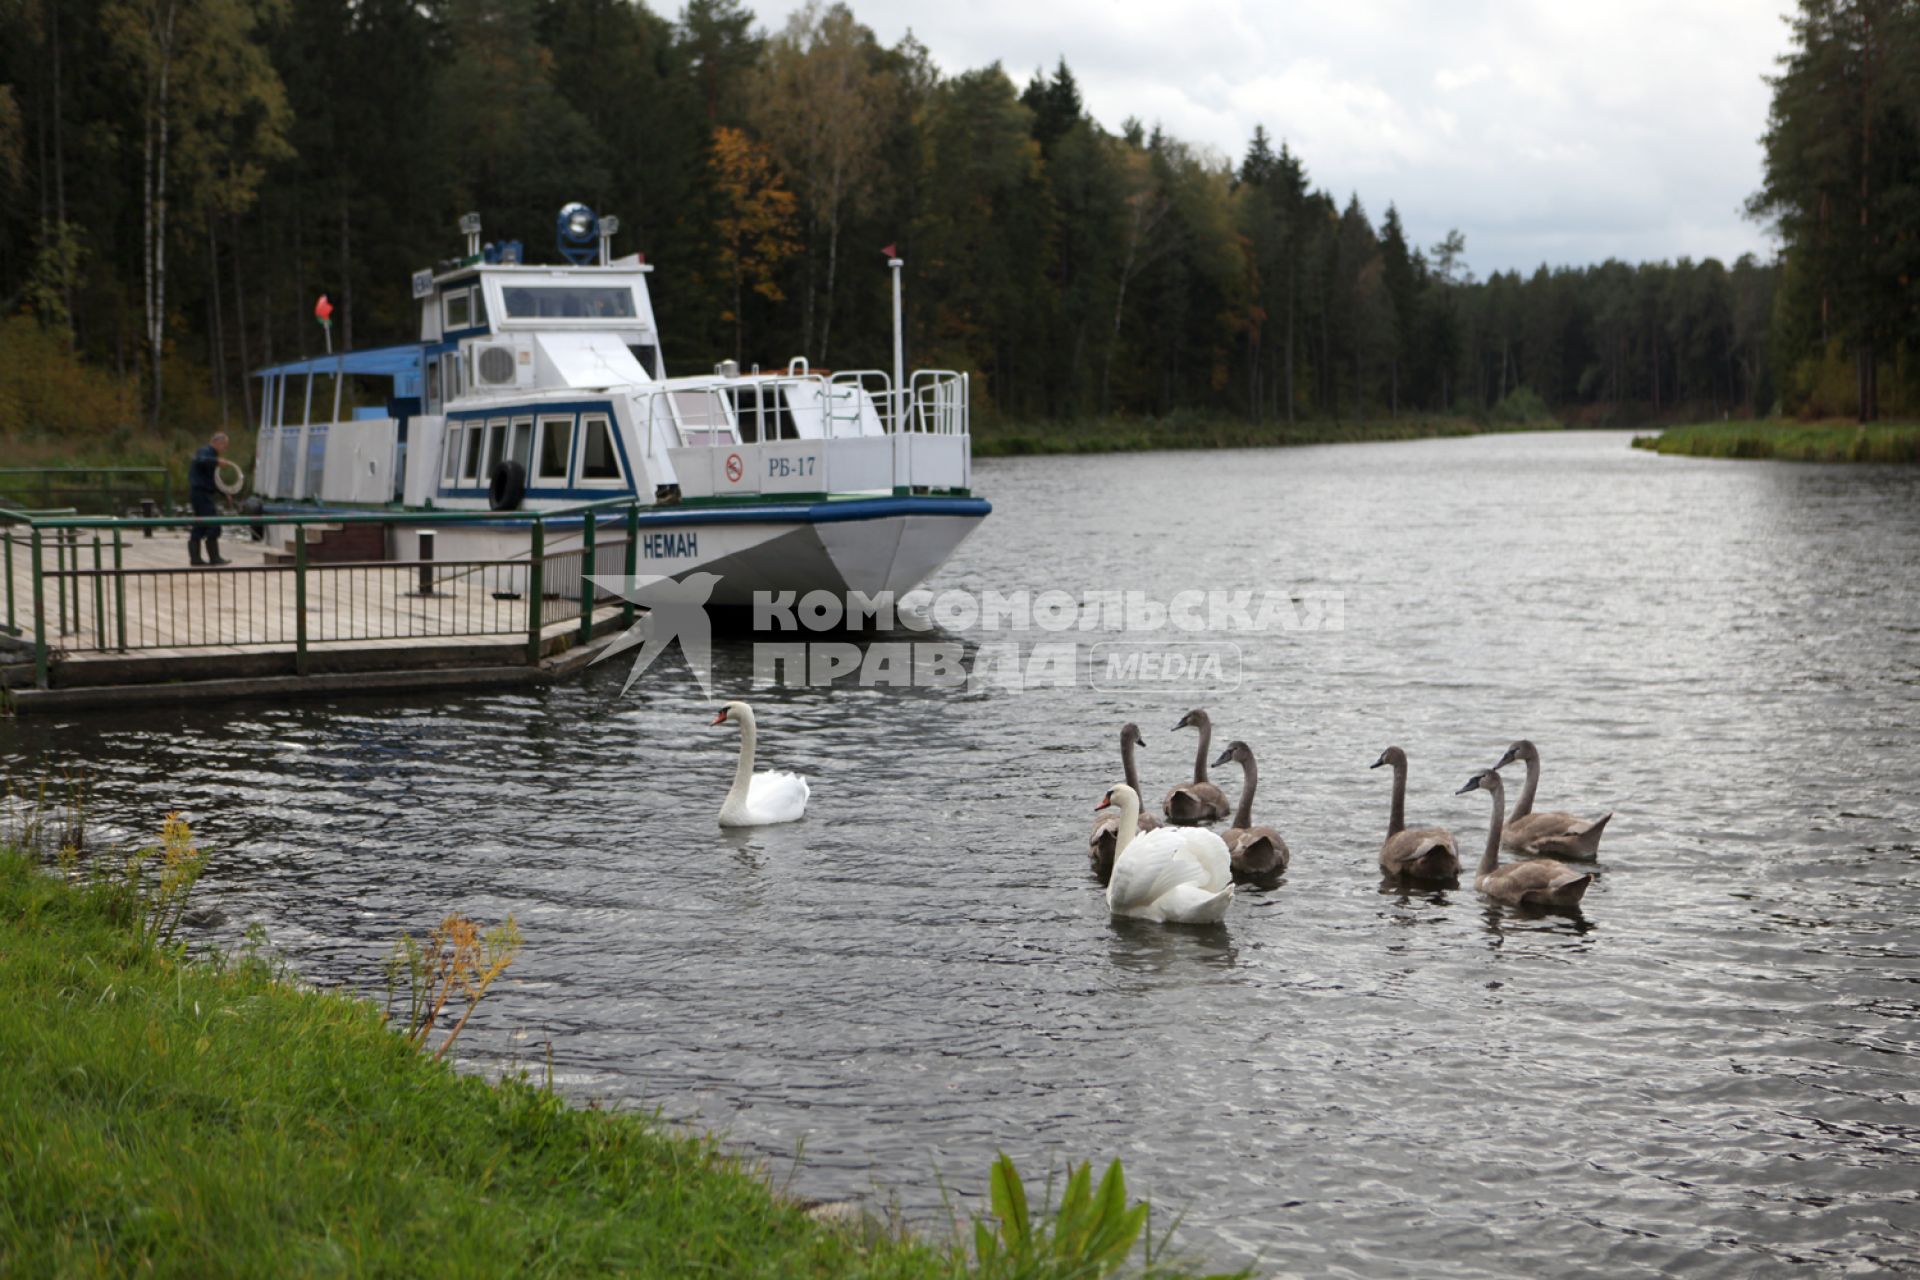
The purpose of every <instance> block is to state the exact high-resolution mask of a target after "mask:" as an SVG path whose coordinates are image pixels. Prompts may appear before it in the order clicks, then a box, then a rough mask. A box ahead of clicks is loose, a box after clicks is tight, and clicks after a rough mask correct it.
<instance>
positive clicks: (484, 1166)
mask: <svg viewBox="0 0 1920 1280" xmlns="http://www.w3.org/2000/svg"><path fill="white" fill-rule="evenodd" d="M129 914H130V913H129V911H128V906H127V900H126V896H125V891H124V890H123V889H118V888H115V887H114V886H113V885H111V884H109V883H107V882H106V881H103V880H95V881H92V882H88V883H85V884H80V885H78V886H76V885H74V884H70V883H68V882H67V881H66V880H64V879H62V878H60V877H57V876H54V875H49V874H45V873H43V872H42V871H41V870H40V869H39V867H38V865H37V864H36V862H35V861H34V860H33V859H31V858H29V857H27V856H24V855H22V854H21V853H19V852H17V851H15V850H13V849H11V848H7V847H5V846H3V845H0V1275H6V1276H10V1277H12V1276H93V1275H111V1276H118V1275H131V1274H136V1273H137V1274H143V1275H156V1276H196V1277H198V1276H276V1277H278V1276H289V1275H396V1276H416V1275H459V1276H585V1275H596V1274H609V1273H616V1272H617V1273H620V1274H628V1275H651V1276H676V1277H677V1276H949V1275H961V1274H966V1273H967V1271H968V1267H969V1266H970V1265H971V1263H970V1260H969V1259H968V1257H967V1256H966V1254H965V1253H964V1252H963V1251H962V1250H961V1249H960V1248H959V1247H958V1246H957V1245H955V1244H952V1243H941V1242H934V1243H929V1242H926V1241H922V1240H916V1239H913V1238H909V1237H907V1236H905V1235H903V1234H901V1233H899V1232H897V1231H894V1230H888V1229H884V1228H875V1227H873V1225H872V1224H869V1229H867V1230H865V1231H859V1232H856V1231H850V1230H844V1229H835V1228H829V1227H826V1226H823V1225H821V1224H819V1223H816V1222H815V1221H813V1220H812V1219H810V1218H808V1217H807V1216H806V1215H805V1214H804V1213H803V1212H802V1211H801V1210H800V1209H799V1208H798V1207H796V1206H795V1205H793V1204H791V1203H789V1202H787V1201H785V1200H783V1199H782V1198H781V1197H779V1196H778V1195H776V1194H775V1193H774V1192H773V1191H772V1190H770V1189H769V1186H768V1184H767V1182H766V1180H765V1179H764V1178H762V1177H761V1176H759V1175H758V1174H757V1172H756V1171H755V1170H753V1169H751V1168H749V1167H747V1166H744V1165H743V1164H741V1163H740V1162H739V1161H738V1160H737V1159H735V1158H733V1157H731V1156H729V1155H728V1154H726V1153H725V1152H724V1151H722V1150H721V1149H720V1148H719V1146H718V1145H717V1144H716V1143H715V1142H714V1141H713V1140H712V1139H711V1138H702V1137H691V1136H686V1135H682V1134H679V1133H677V1132H674V1131H671V1130H668V1129H666V1128H664V1127H663V1126H661V1125H659V1124H657V1123H656V1122H655V1121H654V1120H652V1119H651V1118H650V1117H646V1116H642V1115H637V1114H633V1113H616V1112H607V1111H599V1110H593V1109H581V1108H576V1107H572V1106H569V1105H568V1104H567V1103H566V1102H565V1101H564V1100H563V1099H562V1098H560V1097H559V1096H558V1095H556V1094H554V1093H552V1092H550V1091H548V1090H545V1089H541V1088H538V1087H536V1086H535V1085H533V1084H530V1083H528V1082H526V1081H524V1080H520V1079H508V1080H506V1081H504V1082H501V1083H498V1084H490V1083H488V1082H486V1081H483V1080H480V1079H477V1078H474V1077H472V1076H464V1075H460V1074H458V1073H456V1072H455V1071H454V1070H452V1069H451V1068H450V1067H448V1066H446V1065H444V1064H442V1063H438V1062H435V1061H433V1060H432V1059H431V1058H430V1057H428V1056H427V1055H425V1054H422V1053H419V1052H417V1051H415V1050H414V1049H413V1048H411V1047H409V1045H408V1043H407V1042H406V1040H404V1039H403V1038H402V1037H401V1036H400V1035H398V1034H396V1033H395V1032H394V1031H393V1030H391V1029H389V1028H388V1027H387V1026H386V1025H384V1023H383V1021H382V1018H381V1014H380V1011H379V1010H378V1009H377V1008H376V1007H375V1006H374V1005H373V1004H371V1003H369V1002H367V1001H364V1000H360V999H356V998H353V997H350V996H347V995H343V994H328V993H320V992H315V991H311V990H304V989H300V988H298V987H296V986H294V985H292V984H291V983H290V982H288V981H287V980H286V979H285V977H284V976H283V975H281V974H279V973H277V972H276V971H275V969H274V966H273V965H272V964H271V963H270V962H269V961H267V960H265V959H263V958H261V957H260V956H259V955H258V954H257V953H254V952H251V951H249V952H247V953H245V954H243V955H241V956H239V957H237V958H229V959H201V960H189V959H187V957H186V956H185V954H184V952H183V951H182V950H181V949H180V948H178V947H168V946H166V945H162V944H156V943H152V942H142V941H140V940H138V939H137V938H136V936H135V934H134V933H133V932H132V930H131V929H130V927H129V922H128V917H129ZM1008 1172H1009V1173H1010V1172H1011V1167H1010V1166H1009V1168H1008ZM1115 1173H1116V1175H1117V1166H1116V1167H1115ZM1000 1176H1001V1174H1000V1171H999V1170H998V1169H996V1171H995V1177H996V1179H997V1178H999V1177H1000ZM1016 1185H1017V1184H1016ZM1105 1190H1106V1188H1105V1187H1104V1186H1103V1188H1102V1191H1103V1197H1104V1192H1105ZM998 1192H999V1187H998V1185H997V1184H996V1194H998ZM1120 1199H1121V1200H1122V1201H1123V1202H1124V1195H1123V1194H1122V1195H1121V1196H1120ZM1023 1204H1024V1201H1023ZM1065 1207H1067V1208H1069V1209H1072V1208H1073V1205H1072V1202H1071V1200H1069V1201H1067V1202H1066V1206H1065ZM1098 1207H1099V1206H1098V1205H1096V1206H1094V1207H1093V1208H1092V1209H1089V1208H1087V1207H1086V1206H1081V1207H1080V1214H1081V1216H1080V1218H1078V1219H1069V1218H1064V1217H1060V1218H1055V1219H1054V1221H1056V1222H1059V1223H1062V1224H1067V1225H1072V1224H1073V1223H1075V1222H1077V1223H1079V1224H1080V1226H1078V1227H1076V1228H1075V1230H1076V1232H1077V1233H1078V1234H1077V1236H1076V1238H1080V1239H1084V1240H1090V1241H1093V1242H1094V1243H1096V1244H1098V1246H1099V1247H1100V1248H1101V1249H1104V1250H1107V1251H1108V1252H1109V1253H1110V1252H1111V1251H1112V1248H1113V1244H1114V1238H1115V1233H1116V1231H1117V1230H1118V1227H1116V1226H1115V1220H1114V1219H1113V1218H1111V1216H1109V1217H1108V1218H1106V1219H1100V1218H1099V1216H1098V1214H1097V1212H1095V1211H1096V1210H1097V1209H1098ZM1122 1207H1124V1203H1123V1204H1122ZM1090 1214H1091V1215H1092V1216H1089V1215H1090ZM1129 1221H1131V1219H1129ZM1121 1225H1125V1224H1121ZM995 1230H996V1231H999V1232H1004V1228H1003V1227H999V1228H996V1229H995ZM1066 1234H1067V1233H1066V1232H1064V1231H1063V1230H1056V1232H1055V1235H1056V1236H1059V1237H1061V1238H1065V1236H1066ZM1005 1238H1006V1239H1007V1240H1009V1241H1010V1242H1011V1243H1010V1245H1009V1249H1008V1250H1004V1251H1002V1254H1001V1255H999V1256H1001V1258H1002V1261H1004V1259H1005V1258H1011V1257H1014V1256H1016V1253H1017V1251H1014V1250H1012V1248H1011V1245H1012V1244H1017V1243H1019V1241H1016V1240H1014V1239H1013V1237H1011V1236H1010V1235H1009V1236H1006V1237H1005ZM1051 1238H1052V1237H1049V1239H1051ZM1131 1239H1132V1238H1131V1237H1128V1239H1127V1240H1126V1241H1123V1242H1122V1243H1121V1246H1120V1252H1121V1253H1122V1254H1125V1253H1127V1252H1129V1248H1128V1246H1129V1245H1130V1243H1131ZM1043 1243H1044V1242H1043ZM1069 1243H1071V1241H1069ZM1049 1247H1053V1248H1054V1252H1053V1253H1051V1254H1049V1253H1047V1252H1046V1251H1045V1250H1044V1249H1043V1250H1042V1251H1041V1252H1040V1253H1039V1254H1035V1253H1033V1252H1032V1250H1031V1249H1029V1250H1028V1252H1027V1253H1026V1254H1023V1255H1019V1256H1021V1257H1023V1258H1025V1262H1024V1263H1023V1265H1020V1266H1018V1267H1015V1266H1012V1265H1011V1264H1008V1265H996V1266H993V1267H990V1268H988V1270H989V1271H990V1272H991V1274H993V1275H996V1276H1002V1275H1004V1276H1013V1275H1022V1276H1035V1277H1040V1276H1061V1277H1064V1276H1069V1275H1076V1276H1079V1275H1085V1276H1093V1275H1100V1274H1105V1273H1106V1270H1107V1268H1106V1267H1104V1266H1101V1267H1099V1268H1097V1269H1095V1268H1090V1266H1089V1264H1088V1262H1087V1259H1088V1258H1091V1257H1093V1256H1094V1255H1093V1253H1092V1249H1093V1247H1094V1246H1093V1244H1087V1245H1086V1246H1085V1250H1086V1252H1085V1253H1084V1255H1083V1256H1080V1257H1070V1256H1068V1250H1067V1246H1066V1245H1060V1246H1057V1247H1056V1246H1049ZM1076 1247H1077V1246H1076ZM1102 1256H1104V1255H1102ZM1036 1258H1037V1259H1038V1261H1035V1259H1036ZM990 1261H991V1260H990Z"/></svg>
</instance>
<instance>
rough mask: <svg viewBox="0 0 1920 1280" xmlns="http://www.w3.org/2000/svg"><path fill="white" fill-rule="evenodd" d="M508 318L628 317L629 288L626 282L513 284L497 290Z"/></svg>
mask: <svg viewBox="0 0 1920 1280" xmlns="http://www.w3.org/2000/svg"><path fill="white" fill-rule="evenodd" d="M500 297H501V300H502V301H503V302H504V303H505V304H506V308H507V318H508V319H509V320H597V319H601V318H603V317H604V318H607V319H621V320H631V319H633V318H634V317H635V315H636V313H635V311H634V308H633V290H632V288H630V287H629V286H627V285H604V284H596V285H579V284H568V285H555V284H541V285H532V284H516V285H506V286H503V287H502V288H501V290H500Z"/></svg>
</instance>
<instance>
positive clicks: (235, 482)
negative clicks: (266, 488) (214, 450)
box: [213, 458, 247, 498]
mask: <svg viewBox="0 0 1920 1280" xmlns="http://www.w3.org/2000/svg"><path fill="white" fill-rule="evenodd" d="M228 467H232V468H233V479H231V480H229V479H227V468H228ZM213 484H214V487H215V488H217V489H219V490H220V492H222V493H224V494H226V495H227V496H228V497H229V498H232V497H237V496H238V495H239V493H240V491H241V490H242V489H244V488H246V487H247V473H246V472H244V471H242V470H241V469H240V464H239V463H237V462H235V461H233V460H232V459H231V458H222V459H220V461H219V463H218V464H217V465H216V466H215V467H214V469H213Z"/></svg>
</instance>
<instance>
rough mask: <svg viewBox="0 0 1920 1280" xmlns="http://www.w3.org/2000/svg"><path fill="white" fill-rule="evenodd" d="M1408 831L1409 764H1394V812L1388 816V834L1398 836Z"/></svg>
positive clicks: (1399, 761)
mask: <svg viewBox="0 0 1920 1280" xmlns="http://www.w3.org/2000/svg"><path fill="white" fill-rule="evenodd" d="M1406 829H1407V763H1406V761H1404V760H1396V761H1394V762H1393V812H1392V813H1390V814H1388V815H1387V834H1388V835H1389V836H1397V835H1399V834H1400V833H1401V832H1402V831H1405V830H1406Z"/></svg>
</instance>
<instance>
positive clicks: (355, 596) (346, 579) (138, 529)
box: [0, 497, 640, 688]
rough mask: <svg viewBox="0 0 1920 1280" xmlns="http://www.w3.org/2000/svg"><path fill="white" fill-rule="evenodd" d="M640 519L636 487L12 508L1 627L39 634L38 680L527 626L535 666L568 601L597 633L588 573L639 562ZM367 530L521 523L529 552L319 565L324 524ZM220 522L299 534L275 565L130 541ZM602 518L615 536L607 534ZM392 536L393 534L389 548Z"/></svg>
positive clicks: (1, 538) (305, 655)
mask: <svg viewBox="0 0 1920 1280" xmlns="http://www.w3.org/2000/svg"><path fill="white" fill-rule="evenodd" d="M639 516H640V504H639V503H638V502H637V500H635V499H634V498H632V497H618V498H607V499H602V500H600V501H597V502H586V503H580V504H577V505H575V506H570V507H563V508H557V509H553V510H546V511H538V512H511V513H507V512H497V511H471V512H469V511H430V512H418V511H412V512H393V511H380V512H371V511H367V512H357V511H353V512H350V511H339V512H324V513H323V512H313V513H297V514H286V513H274V514H265V515H258V516H207V517H186V516H167V515H160V516H152V517H124V518H123V517H104V516H94V515H86V514H81V513H78V512H74V511H25V510H17V509H7V508H5V507H0V544H3V545H4V567H5V571H6V598H5V607H6V613H5V620H4V624H3V625H4V630H5V631H6V633H7V634H9V635H13V636H24V635H26V634H27V633H29V632H30V634H31V647H32V653H33V667H34V683H35V684H36V685H37V686H38V687H40V688H46V687H47V685H48V682H49V676H50V674H51V668H52V665H53V662H54V660H55V658H56V656H57V655H58V654H62V653H72V654H81V653H93V654H109V653H132V652H137V651H141V650H155V649H169V650H173V649H178V650H189V649H199V648H206V647H211V646H222V645H268V646H285V647H288V648H291V650H292V651H293V655H294V669H295V671H296V672H297V673H298V674H300V675H306V674H308V673H309V671H310V670H311V649H312V646H313V645H316V644H324V643H329V642H334V641H348V640H395V639H438V638H454V637H469V636H499V635H516V634H524V635H525V636H526V638H527V651H526V660H527V662H528V663H529V664H537V663H538V662H539V661H540V657H541V650H542V647H543V640H544V636H545V628H546V627H547V626H549V625H551V624H553V623H556V622H560V621H562V620H564V619H565V618H566V614H565V612H564V608H563V607H562V608H555V606H556V605H559V604H561V603H562V602H570V601H571V600H573V599H577V600H578V609H579V614H578V617H579V636H580V639H581V640H582V642H584V641H586V640H588V639H590V638H591V636H592V631H593V625H594V612H595V610H596V609H597V608H598V607H599V606H600V604H601V603H602V602H603V601H604V599H605V593H604V592H602V591H601V590H599V589H597V588H596V587H595V586H593V584H591V583H589V582H587V581H586V575H588V574H599V573H612V572H620V571H624V572H625V573H626V574H628V575H632V574H634V573H635V572H636V568H637V557H638V546H639ZM556 523H560V524H563V525H566V526H571V525H573V524H576V523H577V524H578V526H579V545H578V547H574V548H560V549H554V548H553V547H552V544H551V542H550V537H551V535H552V534H553V533H554V529H553V528H552V526H553V525H555V524H556ZM368 524H373V525H381V526H385V527H386V528H387V529H388V530H391V529H392V528H393V527H395V526H405V527H406V528H407V529H409V530H416V531H419V532H432V531H435V530H442V529H456V528H459V527H461V526H473V525H489V526H496V527H497V526H499V525H502V524H506V525H510V526H520V527H524V528H525V529H526V530H527V534H528V552H527V554H526V556H524V557H521V556H517V555H515V556H507V557H496V558H489V559H441V558H438V557H433V558H428V557H426V556H423V557H422V558H418V559H413V560H385V559H381V560H364V561H354V562H342V563H332V562H321V561H317V560H316V559H315V557H314V554H313V550H312V544H311V542H310V539H309V536H308V534H309V531H310V530H311V529H312V528H313V526H315V525H325V526H329V527H334V526H348V525H368ZM209 526H210V527H216V528H219V529H228V528H232V527H235V526H238V527H242V528H248V529H253V528H258V527H261V526H267V527H280V528H285V529H291V531H292V532H291V538H290V543H291V546H290V554H288V555H287V556H286V557H285V559H283V560H282V561H280V562H278V563H268V564H248V565H237V564H224V565H219V566H208V567H192V568H189V567H186V566H165V567H155V566H150V565H149V566H137V565H136V566H129V565H128V564H127V551H128V541H129V539H130V538H131V537H133V536H135V535H139V536H141V537H150V536H151V535H152V532H153V531H154V530H156V529H181V528H189V529H191V528H196V527H209ZM603 526H605V527H606V529H607V531H608V532H609V534H611V535H614V537H609V538H606V539H603V537H602V527H603ZM567 532H571V530H570V529H568V530H567ZM616 537H617V540H615V538H616ZM386 540H387V536H386V535H383V539H382V541H383V543H384V542H385V541H386ZM174 545H177V544H174ZM616 566H619V567H618V568H616ZM29 601H30V604H29ZM622 613H623V616H624V619H625V621H626V622H628V623H629V624H630V623H631V622H632V620H633V616H634V606H633V605H632V604H631V603H630V602H629V603H627V604H625V605H624V606H623V609H622Z"/></svg>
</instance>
